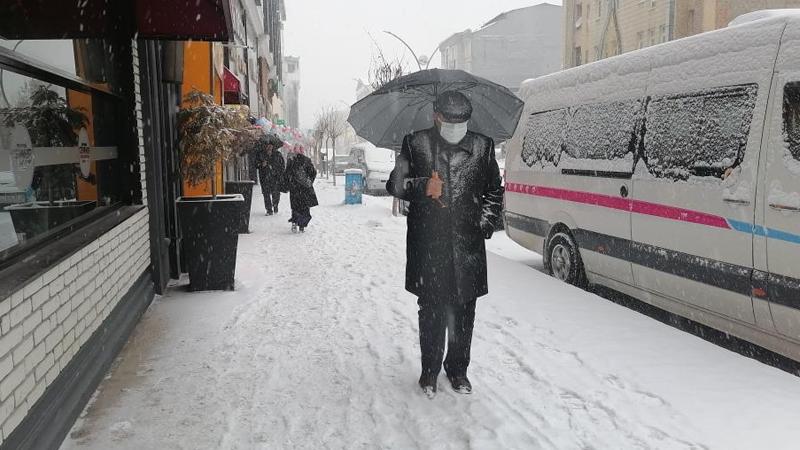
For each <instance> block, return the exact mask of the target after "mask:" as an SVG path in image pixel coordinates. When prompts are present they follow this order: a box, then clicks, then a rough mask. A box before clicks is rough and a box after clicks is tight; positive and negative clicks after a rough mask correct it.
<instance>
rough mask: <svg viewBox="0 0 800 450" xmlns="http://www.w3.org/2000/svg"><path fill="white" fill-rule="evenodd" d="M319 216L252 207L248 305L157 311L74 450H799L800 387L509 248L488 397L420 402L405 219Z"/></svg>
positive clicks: (178, 305)
mask: <svg viewBox="0 0 800 450" xmlns="http://www.w3.org/2000/svg"><path fill="white" fill-rule="evenodd" d="M317 189H318V193H319V196H320V201H321V203H322V205H321V206H320V207H318V208H315V209H313V210H312V214H313V215H314V220H313V221H312V222H311V225H310V228H309V230H308V232H307V233H305V234H302V235H300V234H297V235H293V234H291V233H290V232H289V225H288V223H287V222H286V220H287V218H288V214H289V211H288V199H287V198H286V197H285V196H284V198H283V200H282V205H281V206H283V207H284V209H283V210H282V211H281V214H280V216H278V217H265V216H263V206H262V205H263V202H262V201H261V197H260V194H257V195H256V197H255V198H254V199H253V205H254V207H253V218H252V222H251V230H252V233H251V234H249V235H243V236H241V238H240V240H239V259H238V263H237V264H238V265H237V290H236V291H235V292H212V293H187V292H185V291H184V290H183V289H181V288H175V289H173V290H172V291H170V292H169V293H168V295H166V296H164V297H162V298H159V299H157V300H156V301H155V302H154V303H153V305H152V306H151V307H150V309H149V310H148V311H147V312H146V314H145V316H144V318H143V320H142V322H141V323H140V324H139V325H138V326H137V328H136V330H135V332H134V335H133V337H132V338H131V340H130V342H129V343H128V345H127V346H126V347H125V349H124V350H123V352H122V354H121V356H120V357H119V358H118V361H117V363H116V364H115V366H114V368H113V370H112V372H111V373H110V374H109V376H108V377H107V379H106V380H105V381H104V382H103V384H102V385H101V386H100V388H99V389H98V392H97V393H96V395H95V397H94V398H93V400H92V403H91V405H90V406H89V407H88V408H87V410H86V411H85V413H84V415H83V417H82V419H80V420H79V422H78V423H77V424H76V425H75V427H74V429H73V430H72V432H71V434H70V437H69V438H68V439H67V441H66V442H65V443H64V445H63V448H65V449H109V448H115V449H116V448H122V449H143V448H159V449H162V448H181V449H183V448H185V449H206V448H207V449H217V448H220V449H251V448H263V449H282V448H308V449H319V448H458V449H460V448H486V449H499V448H504V449H505V448H558V449H579V448H601V449H606V448H607V449H623V448H665V449H667V448H668V449H672V448H719V449H726V450H727V449H734V448H741V449H750V448H770V449H778V448H786V449H789V448H797V445H798V444H797V443H798V442H800V426H798V424H800V379H799V378H796V377H794V376H791V375H789V374H786V373H784V372H781V371H779V370H777V369H774V368H771V367H768V366H765V365H762V364H760V363H758V362H755V361H753V360H750V359H747V358H745V357H742V356H740V355H738V354H735V353H731V352H729V351H727V350H724V349H722V348H719V347H716V346H714V345H713V344H710V343H708V342H705V341H703V340H701V339H699V338H697V337H694V336H692V335H689V334H685V333H683V332H681V331H678V330H676V329H673V328H671V327H669V326H666V325H664V324H661V323H659V322H657V321H655V320H653V319H650V318H648V317H646V316H643V315H640V314H638V313H636V312H634V311H631V310H629V309H626V308H624V307H621V306H618V305H616V304H614V303H612V302H609V301H607V300H604V299H601V298H599V297H596V296H595V295H592V294H589V293H586V292H583V291H580V290H578V289H575V288H573V287H571V286H568V285H565V284H562V283H560V282H558V281H556V280H554V279H552V278H550V277H548V276H546V275H544V274H542V273H541V272H540V271H538V270H537V268H536V267H537V265H539V263H540V259H539V258H538V257H537V256H536V255H534V254H531V253H529V252H527V251H525V250H523V249H521V248H519V247H517V246H515V244H513V243H512V242H510V241H509V240H508V239H507V238H506V237H505V236H503V235H498V236H496V237H495V238H494V239H492V241H490V242H489V244H488V245H489V249H490V250H491V252H490V254H489V289H490V292H491V293H490V295H489V296H487V297H484V298H483V299H481V300H479V303H478V311H477V322H476V327H475V337H474V343H473V363H472V365H471V366H470V378H471V380H472V382H473V385H474V387H475V393H474V394H473V395H471V396H461V395H457V394H455V393H453V392H452V391H450V389H449V386H448V385H447V381H446V379H445V377H444V376H442V377H440V380H439V388H440V389H439V391H440V394H439V396H437V397H436V399H434V400H433V401H430V400H428V399H426V398H425V397H424V396H422V395H421V394H420V393H419V392H418V387H417V384H416V381H417V378H418V376H419V346H418V342H417V339H418V337H417V320H416V316H417V312H416V311H417V308H416V303H415V298H414V297H412V296H411V295H410V294H408V293H406V292H405V291H404V290H403V280H404V276H403V270H404V260H405V253H404V252H405V248H404V245H405V222H404V219H402V218H394V217H391V214H390V210H391V200H390V199H389V198H373V197H366V202H367V204H366V205H365V206H345V205H342V204H341V202H342V198H343V193H342V192H341V190H342V187H341V186H339V187H338V188H333V187H332V186H331V185H330V184H329V183H328V182H326V181H325V180H321V181H320V182H318V186H317Z"/></svg>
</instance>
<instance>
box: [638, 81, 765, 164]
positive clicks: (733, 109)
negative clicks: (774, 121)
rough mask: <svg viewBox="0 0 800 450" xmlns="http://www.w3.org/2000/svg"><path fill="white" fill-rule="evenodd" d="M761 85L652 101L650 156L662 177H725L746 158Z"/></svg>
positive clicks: (649, 107)
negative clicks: (748, 139) (725, 174)
mask: <svg viewBox="0 0 800 450" xmlns="http://www.w3.org/2000/svg"><path fill="white" fill-rule="evenodd" d="M757 93H758V87H757V86H756V85H744V86H732V87H725V88H719V89H712V90H707V91H701V92H693V93H689V94H680V95H673V96H666V97H658V98H654V99H651V100H650V102H649V103H648V105H647V112H646V119H645V120H646V134H645V141H644V142H645V149H644V155H645V159H646V161H647V166H648V168H649V169H650V171H651V172H652V173H653V174H654V175H656V176H660V177H665V178H672V179H687V178H688V177H689V176H692V175H694V176H715V177H721V176H722V174H724V173H725V171H726V170H727V169H729V168H732V167H736V166H737V165H739V163H741V161H742V158H743V157H744V151H745V148H746V145H747V138H748V135H749V133H750V123H751V121H752V119H753V110H754V108H755V102H756V95H757Z"/></svg>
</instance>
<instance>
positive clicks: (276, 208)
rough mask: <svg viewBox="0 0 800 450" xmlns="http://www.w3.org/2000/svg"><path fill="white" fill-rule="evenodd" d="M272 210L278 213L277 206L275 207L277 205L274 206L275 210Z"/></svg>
mask: <svg viewBox="0 0 800 450" xmlns="http://www.w3.org/2000/svg"><path fill="white" fill-rule="evenodd" d="M273 212H274V213H275V214H278V207H277V206H276V207H275V210H274V211H273Z"/></svg>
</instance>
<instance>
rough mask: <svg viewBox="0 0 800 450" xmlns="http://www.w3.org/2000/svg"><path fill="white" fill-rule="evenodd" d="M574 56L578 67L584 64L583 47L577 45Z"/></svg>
mask: <svg viewBox="0 0 800 450" xmlns="http://www.w3.org/2000/svg"><path fill="white" fill-rule="evenodd" d="M574 57H575V66H576V67H577V66H580V65H581V64H582V62H581V48H580V47H575V53H574Z"/></svg>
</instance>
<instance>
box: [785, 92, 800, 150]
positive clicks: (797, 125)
mask: <svg viewBox="0 0 800 450" xmlns="http://www.w3.org/2000/svg"><path fill="white" fill-rule="evenodd" d="M783 136H784V141H785V142H786V144H787V145H788V147H789V154H791V155H792V156H793V157H794V159H796V160H798V161H800V82H794V83H788V84H786V87H785V88H784V89H783Z"/></svg>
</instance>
